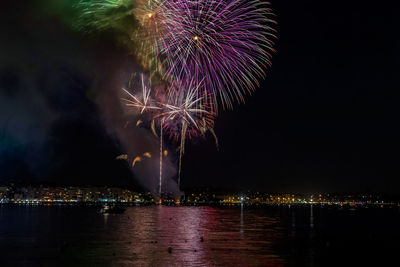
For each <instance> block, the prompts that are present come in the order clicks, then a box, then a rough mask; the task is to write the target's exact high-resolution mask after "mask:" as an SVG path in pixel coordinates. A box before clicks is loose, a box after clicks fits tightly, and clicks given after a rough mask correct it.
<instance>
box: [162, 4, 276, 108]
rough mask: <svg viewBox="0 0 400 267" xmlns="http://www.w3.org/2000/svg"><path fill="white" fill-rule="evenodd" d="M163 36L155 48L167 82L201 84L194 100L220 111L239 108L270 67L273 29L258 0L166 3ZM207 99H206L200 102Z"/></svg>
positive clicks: (268, 13)
mask: <svg viewBox="0 0 400 267" xmlns="http://www.w3.org/2000/svg"><path fill="white" fill-rule="evenodd" d="M163 12H164V14H163V18H164V19H163V27H164V29H165V36H163V38H162V39H161V40H160V42H159V48H158V49H159V51H160V55H161V57H162V58H163V67H164V69H165V70H164V71H165V73H164V75H165V78H166V79H169V80H174V79H177V80H180V81H192V79H195V80H197V81H203V82H202V84H201V86H200V87H199V91H200V95H203V96H204V95H207V96H212V98H211V99H212V101H211V102H212V103H209V104H211V105H212V106H213V107H214V108H215V110H216V109H217V96H219V97H220V101H221V103H222V106H223V108H226V107H228V108H232V102H233V101H238V102H244V95H245V94H246V92H248V93H251V91H253V90H254V89H255V87H256V86H258V85H259V83H258V80H259V79H260V78H264V76H265V69H266V67H267V66H270V65H271V61H270V60H271V52H273V51H274V49H273V47H272V46H273V40H274V39H275V38H276V37H275V35H274V32H275V31H274V29H273V28H272V27H271V25H272V24H274V23H275V21H273V20H272V19H270V17H271V16H273V14H272V11H271V9H270V8H269V4H268V3H265V2H264V3H262V2H260V1H258V0H192V1H180V0H166V1H165V2H164V7H163ZM205 99H209V97H207V98H205Z"/></svg>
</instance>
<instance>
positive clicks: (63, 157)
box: [0, 0, 400, 193]
mask: <svg viewBox="0 0 400 267" xmlns="http://www.w3.org/2000/svg"><path fill="white" fill-rule="evenodd" d="M27 2H31V1H27ZM42 2H45V1H44V0H43V1H39V2H38V4H37V6H34V5H33V4H32V3H30V4H25V5H22V4H21V2H20V1H19V5H18V6H17V4H15V3H14V4H13V3H7V4H4V6H2V9H1V11H0V12H1V14H0V23H1V24H0V36H1V41H0V183H1V182H7V181H18V180H21V181H22V180H28V181H33V182H38V181H39V182H41V181H50V182H53V183H64V184H65V183H66V184H68V183H70V184H77V183H79V184H109V185H129V186H132V185H134V184H135V183H136V182H135V178H134V177H135V176H136V175H135V174H132V172H131V170H130V168H129V167H128V165H127V164H125V163H124V162H120V161H116V160H115V156H116V155H118V154H119V153H123V151H124V147H123V145H121V141H120V140H119V138H118V136H117V135H115V134H113V133H112V132H110V131H109V130H107V128H108V127H109V126H108V123H107V122H106V121H105V119H104V116H103V115H102V114H103V113H104V107H103V106H102V105H100V104H99V103H101V102H99V101H98V99H99V98H101V96H102V94H103V93H100V92H103V91H104V83H107V81H108V80H115V79H116V77H119V76H118V75H119V74H118V73H119V72H121V71H120V70H121V69H124V67H126V66H131V65H130V63H129V62H130V61H131V60H132V59H131V58H130V57H129V56H128V55H127V53H126V51H124V48H122V47H120V46H118V45H116V42H115V40H114V38H113V36H112V35H107V34H106V35H100V36H95V37H93V36H91V37H87V36H83V35H82V34H81V33H79V32H76V31H74V30H72V29H71V28H69V27H67V26H66V25H67V24H68V23H67V21H66V19H65V18H64V17H63V16H60V15H59V14H60V13H57V12H53V13H52V12H51V10H52V9H50V10H48V9H46V8H42V7H41V6H40V5H41V3H42ZM349 2H350V1H272V7H273V9H274V11H275V13H276V15H277V17H276V20H277V21H278V25H277V30H278V36H279V39H278V40H277V42H276V49H277V53H276V54H275V55H274V58H273V66H272V68H271V69H270V70H269V72H268V75H267V78H266V79H265V81H263V82H262V84H261V87H260V88H258V89H257V91H256V92H255V93H254V94H253V95H252V96H248V97H247V102H246V104H241V105H236V106H235V109H234V110H233V111H224V112H221V114H220V116H219V118H218V119H217V121H216V129H215V130H216V134H217V135H218V137H219V141H220V149H219V151H217V150H216V148H215V145H214V140H213V138H212V137H211V136H209V137H208V139H206V140H203V139H200V140H194V141H192V143H191V144H190V145H188V147H187V149H186V154H185V157H184V159H183V176H182V180H183V188H187V187H193V186H214V187H224V186H226V187H235V188H239V189H254V190H262V191H273V192H276V191H280V192H287V191H290V192H315V191H325V192H334V191H381V192H392V193H400V180H399V177H400V171H399V167H398V166H399V164H398V159H399V157H398V153H399V152H398V151H399V146H398V137H399V135H400V131H399V126H398V115H399V107H398V100H399V98H398V93H397V90H398V88H399V87H398V82H397V79H398V76H397V75H396V74H397V73H398V70H399V52H398V49H395V48H397V47H399V39H398V38H399V36H398V34H397V33H398V28H397V25H395V24H394V16H395V15H394V9H393V8H392V7H391V6H389V5H387V3H386V4H383V3H380V2H372V1H371V2H368V1H359V2H358V1H351V2H352V3H349ZM59 11H60V10H59V9H58V12H59ZM139 141H140V140H139ZM171 146H172V145H171Z"/></svg>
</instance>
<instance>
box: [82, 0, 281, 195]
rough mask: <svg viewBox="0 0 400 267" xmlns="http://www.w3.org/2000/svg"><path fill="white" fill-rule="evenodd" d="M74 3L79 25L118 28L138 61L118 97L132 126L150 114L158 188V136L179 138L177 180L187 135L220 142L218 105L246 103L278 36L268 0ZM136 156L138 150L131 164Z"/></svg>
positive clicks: (164, 0) (166, 0)
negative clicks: (135, 77)
mask: <svg viewBox="0 0 400 267" xmlns="http://www.w3.org/2000/svg"><path fill="white" fill-rule="evenodd" d="M77 6H78V8H80V10H81V15H80V19H79V20H78V23H79V25H80V27H81V28H83V29H85V30H86V31H90V29H91V30H97V31H101V30H106V29H115V30H116V31H118V32H119V33H122V35H123V36H124V38H120V39H122V40H123V43H124V44H126V46H127V48H128V49H129V51H130V54H132V55H134V56H135V58H136V60H137V62H138V63H139V64H140V65H141V67H142V69H143V71H142V72H141V73H140V82H139V86H133V88H132V86H131V84H129V86H128V87H127V88H122V90H123V92H124V94H125V95H126V96H127V97H126V98H122V101H123V102H124V103H125V104H126V106H128V107H131V108H133V109H135V110H136V112H137V113H138V115H139V116H140V119H138V120H137V123H136V126H138V127H139V126H140V125H142V123H143V121H149V122H151V124H150V125H151V127H150V128H151V130H152V132H153V133H154V135H156V136H157V137H159V138H160V177H159V194H160V195H161V186H162V158H163V155H164V156H167V155H168V152H167V151H166V150H163V138H164V137H168V138H169V139H170V140H175V141H176V142H178V143H179V163H178V164H179V170H178V178H177V182H178V186H179V185H180V180H181V166H182V156H183V154H184V151H185V141H186V139H191V138H194V137H198V136H204V135H205V133H206V132H210V133H211V134H212V136H213V137H214V138H215V142H216V145H217V148H218V139H217V136H216V134H215V132H214V119H215V117H216V115H217V114H218V107H219V105H221V106H222V109H226V108H232V107H233V104H234V103H235V102H239V103H240V102H244V101H245V95H246V94H250V93H251V92H252V91H254V90H255V88H256V87H257V86H259V80H260V79H263V78H264V77H265V69H266V68H267V67H269V66H270V65H271V55H272V53H273V52H274V48H273V44H274V43H273V42H274V40H275V38H276V37H275V31H274V29H273V25H274V24H275V21H274V20H273V19H272V18H273V13H272V11H271V8H270V7H269V3H268V2H262V1H260V0H190V1H189V0H95V1H90V0H86V1H83V0H81V1H79V3H78V5H77ZM129 83H130V82H129ZM136 84H138V83H136ZM136 87H141V90H140V89H139V90H137V88H136ZM143 156H145V157H151V155H150V154H145V155H143ZM141 160H142V157H136V158H135V160H134V161H133V164H132V165H135V163H136V162H140V161H141Z"/></svg>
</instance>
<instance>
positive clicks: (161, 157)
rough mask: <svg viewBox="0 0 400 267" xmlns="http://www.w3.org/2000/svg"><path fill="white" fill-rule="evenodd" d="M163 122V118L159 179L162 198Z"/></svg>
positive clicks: (159, 192)
mask: <svg viewBox="0 0 400 267" xmlns="http://www.w3.org/2000/svg"><path fill="white" fill-rule="evenodd" d="M163 122H164V119H162V120H161V126H160V180H159V184H158V186H159V191H158V194H159V196H160V199H161V190H162V163H163Z"/></svg>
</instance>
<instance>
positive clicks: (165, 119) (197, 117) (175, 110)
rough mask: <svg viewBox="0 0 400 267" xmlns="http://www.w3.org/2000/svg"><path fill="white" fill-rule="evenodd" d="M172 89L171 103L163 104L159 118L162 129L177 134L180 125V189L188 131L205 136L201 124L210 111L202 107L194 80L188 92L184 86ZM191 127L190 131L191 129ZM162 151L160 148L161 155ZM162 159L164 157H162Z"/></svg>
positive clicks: (178, 85)
mask: <svg viewBox="0 0 400 267" xmlns="http://www.w3.org/2000/svg"><path fill="white" fill-rule="evenodd" d="M175 86H176V88H172V89H171V91H172V93H171V95H170V99H169V102H170V103H161V105H162V106H164V108H165V110H166V111H164V112H162V113H161V114H159V115H157V117H161V118H162V123H161V129H162V128H164V127H163V125H165V127H166V128H167V129H168V128H169V129H172V130H173V131H174V132H175V134H177V128H176V127H178V125H179V127H180V146H179V170H178V188H180V182H181V170H182V157H183V154H184V153H185V140H186V137H187V132H188V130H191V131H198V132H200V133H202V134H203V130H202V126H201V125H199V124H200V122H202V121H204V120H205V119H204V117H203V116H204V115H206V114H210V112H209V111H207V110H205V109H203V108H202V106H201V105H200V102H201V100H202V99H201V98H198V89H199V85H197V86H195V85H194V82H193V80H192V81H191V82H190V83H189V84H188V85H187V88H186V90H182V86H183V85H182V84H176V85H175ZM189 127H190V129H189ZM161 153H162V150H161V148H160V154H161ZM160 156H161V157H162V155H160Z"/></svg>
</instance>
